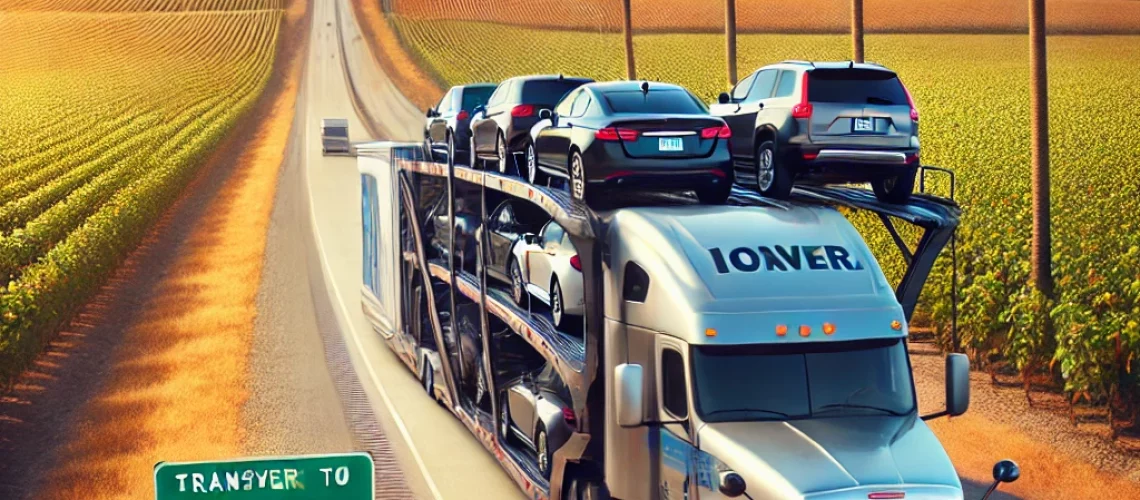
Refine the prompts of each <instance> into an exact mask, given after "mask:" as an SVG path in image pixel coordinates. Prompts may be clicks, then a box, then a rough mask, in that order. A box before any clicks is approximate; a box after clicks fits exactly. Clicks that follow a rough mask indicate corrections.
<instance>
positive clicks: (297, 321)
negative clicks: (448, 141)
mask: <svg viewBox="0 0 1140 500" xmlns="http://www.w3.org/2000/svg"><path fill="white" fill-rule="evenodd" d="M311 8H312V9H313V12H312V28H311V33H310V45H309V51H310V53H309V56H308V60H307V61H306V69H305V75H304V81H303V84H302V88H301V93H300V95H299V96H298V103H297V119H296V120H295V123H294V130H293V140H292V143H291V144H290V150H289V151H290V154H289V155H288V157H287V159H286V165H284V167H283V169H282V178H281V180H280V185H279V189H278V195H277V204H276V207H275V210H274V215H273V222H272V225H271V229H270V235H269V243H268V245H269V248H268V249H267V266H266V278H265V283H264V284H263V288H262V298H261V300H262V303H263V304H266V305H268V306H270V307H268V310H269V311H272V313H271V314H267V316H269V317H268V318H265V319H264V320H262V321H260V322H259V323H260V324H259V328H264V329H276V330H281V329H288V332H289V333H288V334H287V335H277V336H273V335H268V336H267V335H260V334H259V335H258V337H259V338H270V339H276V338H280V340H281V341H283V342H287V343H290V344H295V345H292V346H290V347H281V346H269V345H268V344H270V343H272V342H273V340H270V342H261V346H262V347H263V348H262V349H258V350H257V354H255V360H254V366H255V369H254V371H255V372H258V373H261V374H262V375H259V376H258V377H257V378H258V380H257V381H256V382H255V383H257V384H258V386H259V387H261V388H263V389H259V390H258V392H260V393H261V395H260V396H257V397H258V398H261V399H262V400H265V399H273V398H277V399H279V400H281V401H286V402H291V403H292V404H297V405H302V406H304V407H303V408H299V409H298V411H299V412H301V413H304V414H307V415H309V417H308V418H304V417H300V418H296V419H294V420H298V421H301V423H298V424H290V423H289V420H290V417H288V416H280V415H278V416H274V417H262V418H261V420H263V421H265V422H268V423H263V424H262V425H260V427H261V428H262V429H269V428H272V427H274V425H273V424H274V423H277V422H279V423H280V424H281V427H283V428H289V429H294V431H301V432H305V433H308V432H313V433H320V432H323V436H322V437H320V438H319V439H317V438H309V439H299V441H307V444H303V445H298V446H299V447H301V448H306V449H310V450H323V449H330V450H331V449H338V448H344V447H345V446H349V447H352V448H356V449H361V448H364V447H380V448H381V449H382V451H383V452H384V453H382V454H388V455H389V456H394V463H390V464H382V466H386V467H387V468H388V474H385V473H383V472H384V471H381V473H380V476H379V477H380V478H381V479H382V480H384V481H399V480H403V482H405V483H407V487H408V488H410V489H411V491H412V492H414V494H415V496H416V497H417V498H436V499H445V500H452V499H480V498H488V499H491V498H494V499H510V498H522V493H521V492H520V490H519V489H518V487H517V486H516V485H515V484H514V483H513V482H512V481H511V480H510V479H509V478H508V477H507V475H506V473H505V472H503V470H502V469H501V468H500V466H499V464H498V462H496V461H495V460H494V459H493V457H492V456H491V455H490V454H489V453H488V452H487V451H486V450H484V449H483V447H482V446H481V445H480V444H479V443H478V442H477V441H476V440H475V438H474V437H473V436H472V435H471V434H470V433H469V432H468V431H467V429H466V428H464V427H463V426H462V424H461V423H459V421H458V420H457V419H456V418H454V417H453V416H452V415H451V414H450V413H447V411H446V410H444V409H443V408H442V407H441V406H439V405H437V404H436V403H435V402H434V401H432V400H431V399H429V398H428V397H427V396H426V395H425V394H424V392H423V390H422V389H421V386H420V384H419V382H418V380H416V379H415V378H414V377H413V376H412V374H411V373H410V372H409V371H408V370H407V368H406V367H404V365H403V364H401V363H400V362H399V361H398V360H397V359H396V357H395V356H394V355H393V354H392V353H391V351H389V350H388V348H387V346H386V345H384V344H383V343H382V342H381V340H380V337H379V336H378V335H377V334H375V333H374V332H373V331H372V329H371V327H370V326H369V324H368V322H367V320H366V319H365V317H364V315H363V313H362V311H361V306H360V299H359V297H360V295H359V293H360V292H359V290H360V269H361V244H360V241H361V236H360V234H361V233H360V228H361V223H360V184H359V176H358V174H357V171H356V162H355V159H354V158H348V157H326V156H323V155H322V154H321V147H320V120H321V118H347V119H348V120H349V131H350V136H351V137H350V138H351V140H352V141H353V142H361V141H367V140H371V139H373V137H369V135H368V128H366V127H365V126H364V124H363V122H362V121H361V119H360V117H359V116H358V114H357V112H356V110H355V109H354V105H353V99H352V95H351V94H350V92H351V90H350V85H349V81H348V80H347V79H346V75H345V70H346V68H345V65H343V64H342V60H341V59H342V57H343V55H344V54H348V55H349V57H352V58H353V59H354V60H353V64H352V69H353V71H352V76H353V80H352V86H356V87H358V88H367V89H368V95H369V99H370V100H372V101H373V102H369V103H368V104H369V105H370V108H372V106H384V107H385V108H386V109H387V110H389V112H388V113H385V115H384V116H382V117H379V119H380V120H382V121H383V123H381V124H379V125H380V126H379V127H376V126H373V127H372V128H373V129H378V132H379V133H382V134H384V135H385V136H386V137H383V138H385V139H388V138H391V139H404V140H407V139H409V137H408V135H409V134H411V133H413V132H412V131H414V130H417V127H418V123H417V122H415V121H412V120H413V119H412V118H411V117H412V116H413V115H414V116H419V111H418V110H416V109H415V107H414V106H412V105H410V104H409V103H408V102H407V100H406V99H403V97H402V96H400V95H399V94H398V92H397V91H396V90H395V88H394V87H393V86H392V85H391V83H390V82H388V81H387V78H386V77H384V75H383V71H382V70H381V69H380V68H379V67H378V66H377V65H376V63H375V62H374V59H373V58H372V57H371V55H370V54H369V53H368V52H367V50H368V49H367V47H366V45H365V44H364V43H362V40H360V39H359V30H358V29H357V27H356V24H355V20H354V18H353V15H352V9H351V7H350V5H349V3H348V2H347V1H345V0H332V1H326V2H314V3H313V4H312V5H311ZM338 10H339V13H338V12H337V11H338ZM338 14H339V16H338ZM338 18H339V22H340V23H341V28H342V31H338V30H337V23H338ZM342 36H343V37H344V39H345V41H347V43H346V44H344V46H343V48H342V45H341V40H342ZM372 109H374V108H372ZM306 268H308V270H309V271H308V272H306ZM322 343H323V345H324V354H325V355H324V356H322V352H321V349H320V347H321V344H322ZM286 351H287V352H286ZM290 353H291V354H290ZM306 353H307V354H306ZM326 361H327V363H326ZM281 362H286V363H289V364H290V366H289V369H288V370H283V369H275V368H268V366H270V365H274V364H275V363H276V364H279V363H281ZM259 366H260V367H267V368H266V369H265V370H259V369H257V367H259ZM326 366H327V370H325V367H326ZM330 374H331V376H330ZM275 377H281V378H282V380H280V381H279V384H280V386H281V387H293V388H295V389H296V391H295V393H294V394H292V395H287V394H277V393H284V392H285V391H284V390H278V391H274V390H273V389H271V388H270V387H271V386H272V385H274V381H275V380H277V379H276V378H275ZM298 378H301V379H305V380H303V381H298V380H296V379H298ZM330 379H331V380H330ZM298 382H300V385H294V384H295V383H298ZM334 387H335V388H334ZM336 391H340V392H341V398H335V397H333V398H330V397H329V395H330V394H334V395H335V394H336ZM345 394H348V395H347V396H346V395H345ZM338 399H339V400H338ZM278 406H281V405H278ZM270 407H272V406H270ZM337 412H340V413H341V414H343V415H344V417H343V418H342V419H340V420H339V421H338V419H337V418H335V417H330V415H333V414H335V413H337ZM314 422H319V423H327V428H325V429H324V430H323V431H321V430H320V429H315V428H313V423H314ZM377 424H378V425H377ZM378 437H383V438H385V439H377V438H378ZM282 439H287V438H282ZM260 441H262V444H260V445H255V447H257V448H261V449H264V448H265V447H268V446H271V445H270V444H268V443H266V441H270V440H268V439H262V440H260ZM289 447H290V446H288V445H286V448H289ZM382 461H383V460H378V462H382ZM396 466H398V467H399V468H400V469H402V471H403V474H391V472H393V471H392V468H394V467H396ZM401 476H402V477H401ZM399 489H401V488H399V487H395V486H394V487H393V488H391V490H392V493H391V494H389V495H384V494H383V491H382V492H381V493H382V495H381V497H384V498H389V497H390V498H396V497H402V496H405V495H402V494H399V491H398V490H399Z"/></svg>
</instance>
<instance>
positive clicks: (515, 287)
mask: <svg viewBox="0 0 1140 500" xmlns="http://www.w3.org/2000/svg"><path fill="white" fill-rule="evenodd" d="M511 298H513V299H515V303H516V304H518V305H520V306H521V305H522V301H523V278H522V270H521V269H519V262H518V261H517V260H516V261H513V262H511Z"/></svg>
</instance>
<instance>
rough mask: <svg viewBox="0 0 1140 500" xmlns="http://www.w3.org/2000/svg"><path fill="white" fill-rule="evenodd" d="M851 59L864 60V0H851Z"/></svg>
mask: <svg viewBox="0 0 1140 500" xmlns="http://www.w3.org/2000/svg"><path fill="white" fill-rule="evenodd" d="M851 49H852V55H851V60H852V61H855V62H860V63H861V62H863V0H851Z"/></svg>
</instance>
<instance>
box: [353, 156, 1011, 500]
mask: <svg viewBox="0 0 1140 500" xmlns="http://www.w3.org/2000/svg"><path fill="white" fill-rule="evenodd" d="M357 151H358V153H357V154H358V164H359V170H360V173H361V186H362V191H361V193H362V210H363V212H362V215H363V233H362V234H363V238H364V241H363V250H364V253H363V255H364V269H363V286H362V289H361V293H362V305H363V309H364V311H365V314H366V315H367V316H368V317H369V319H370V321H371V323H372V325H373V326H374V329H375V331H376V332H377V334H379V335H381V336H382V337H383V338H384V339H385V340H386V343H387V344H388V345H389V346H390V347H391V349H392V350H393V351H394V352H395V353H396V354H397V356H398V357H399V359H401V360H402V361H403V362H404V363H405V364H406V365H407V367H408V368H409V369H410V370H411V371H412V372H413V373H415V374H416V375H417V376H418V377H419V378H420V380H421V381H422V382H423V383H424V388H425V390H426V392H427V393H428V394H429V395H430V397H433V398H436V399H437V400H439V401H440V403H441V404H442V405H443V406H445V407H446V408H447V409H448V410H449V411H450V412H452V413H454V414H455V416H456V417H458V418H459V419H460V420H461V421H462V422H463V423H464V425H466V426H467V427H468V428H469V429H470V430H471V432H472V433H473V434H474V435H475V436H476V437H477V438H478V439H479V441H480V442H482V444H483V445H484V446H485V447H486V448H487V450H488V451H490V452H491V453H492V454H493V455H494V456H495V457H496V458H497V459H498V460H499V461H500V462H501V463H502V465H503V468H504V469H505V470H506V471H507V473H508V474H509V475H510V476H511V477H512V478H513V479H514V480H515V481H516V482H517V483H518V485H519V486H520V488H521V489H522V490H523V491H524V492H526V494H527V495H528V496H530V497H532V498H535V499H546V498H550V499H570V500H579V499H595V498H619V499H626V500H642V499H661V500H666V499H702V500H704V499H713V498H737V497H739V498H750V499H754V500H755V499H761V498H764V499H775V498H781V499H782V498H805V499H806V498H811V499H838V498H860V499H862V498H869V499H901V498H905V499H934V498H939V499H942V498H947V499H949V498H963V491H962V485H961V483H960V481H959V479H958V475H957V473H956V471H955V469H954V466H953V464H952V463H951V462H950V459H949V458H948V456H947V454H946V452H945V451H944V450H943V448H942V446H941V444H940V443H939V442H938V440H937V438H936V437H935V435H934V434H933V433H932V432H931V430H930V429H929V428H928V427H927V425H926V424H925V422H924V421H925V420H926V419H928V418H933V417H938V416H943V415H950V416H954V415H960V414H962V413H963V412H965V411H966V409H967V406H968V405H969V386H968V384H969V373H968V362H967V360H966V358H965V357H964V356H963V355H960V354H950V355H949V356H948V357H947V359H946V409H945V410H944V411H941V412H939V413H936V414H934V415H925V416H924V415H919V414H918V411H917V408H918V405H917V401H916V396H915V389H914V383H913V380H912V375H911V367H910V359H909V356H908V352H907V346H906V340H907V332H908V320H909V319H910V316H911V314H912V313H913V311H914V308H915V304H916V303H917V301H918V297H919V294H920V292H921V290H922V288H923V284H924V282H925V281H926V278H927V276H928V274H929V273H930V271H931V269H932V268H933V265H934V261H935V258H936V257H937V256H938V254H939V253H940V252H941V250H942V249H943V248H944V247H945V246H946V244H947V242H949V241H950V239H951V237H952V235H953V232H954V229H955V227H956V226H957V223H958V218H959V215H960V211H959V209H958V207H957V205H955V204H954V203H953V202H952V201H949V200H947V199H942V198H937V197H932V196H925V195H921V194H918V195H915V196H914V197H912V199H911V200H910V201H909V202H908V203H907V204H905V205H889V204H884V203H881V202H879V201H876V200H875V197H874V195H873V194H871V193H870V192H869V191H867V190H863V189H855V188H842V187H835V188H827V187H802V188H797V189H796V191H795V192H794V194H793V196H792V197H791V199H789V200H779V201H777V200H769V199H765V198H763V197H760V196H759V195H756V194H755V193H750V192H748V191H746V190H743V189H739V188H737V189H734V191H733V195H732V197H731V198H730V200H729V205H722V206H709V205H700V204H696V203H694V202H692V201H691V200H687V199H684V198H683V197H679V196H676V195H664V194H663V195H661V196H659V197H655V196H653V195H652V194H642V195H638V196H644V200H642V199H641V198H639V197H638V196H629V197H626V196H623V200H624V201H625V202H626V203H625V204H626V206H624V207H617V208H598V207H594V208H591V207H588V206H586V205H584V204H582V203H581V202H578V201H574V200H572V199H571V198H570V196H569V195H568V194H567V193H565V192H564V191H562V190H560V189H555V188H550V187H546V186H534V185H530V184H528V183H527V182H526V181H524V180H522V179H520V178H517V177H512V176H509V175H503V174H498V173H492V172H485V171H480V170H474V169H471V168H468V167H466V166H462V165H454V164H441V163H431V162H427V161H424V157H425V156H424V152H423V151H422V148H421V147H420V146H419V145H413V144H397V143H373V144H367V145H361V146H358V148H357ZM449 161H452V160H450V159H449ZM837 207H846V208H847V209H856V210H869V211H872V212H874V213H876V214H877V215H879V217H880V218H881V219H882V220H883V222H884V224H885V226H886V228H887V230H888V231H889V232H890V234H891V235H892V236H893V237H894V239H895V241H896V243H898V244H899V248H900V249H901V250H902V252H903V256H904V257H905V258H906V261H907V269H906V272H905V275H904V277H903V278H902V279H901V281H900V283H898V284H897V286H894V287H892V286H891V284H890V283H888V281H887V278H886V277H885V276H884V273H883V271H882V270H881V269H880V267H879V264H878V263H877V261H876V259H875V256H874V255H872V253H871V251H870V249H869V248H868V246H867V244H866V243H865V242H864V239H863V237H862V236H861V235H860V233H859V232H858V231H857V230H856V229H855V227H854V226H853V225H852V224H851V223H850V222H848V220H847V219H846V218H845V217H844V215H843V214H841V213H840V212H839V211H838V210H837ZM523 208H525V209H526V210H529V211H530V213H532V214H533V213H535V212H536V211H537V212H538V213H539V214H540V215H543V216H544V217H547V218H548V219H549V221H548V222H546V223H545V224H542V222H543V221H541V220H540V221H538V222H537V223H536V222H535V221H534V220H533V216H532V217H531V219H529V220H526V221H524V220H523V218H521V217H518V216H517V214H516V212H519V211H520V210H522V209H523ZM453 221H454V222H453ZM898 221H901V222H902V223H906V224H910V225H912V226H914V227H915V228H916V229H917V231H916V232H917V233H918V235H919V240H918V244H917V246H916V247H915V248H913V249H911V248H909V247H907V246H906V244H905V242H904V240H905V239H904V238H903V237H901V236H900V235H899V231H897V230H896V228H895V225H894V224H895V222H898ZM540 227H541V229H538V228H540ZM504 246H509V247H510V248H509V249H507V248H505V247H504ZM493 247H494V248H493ZM568 249H569V250H568ZM472 252H474V253H476V255H474V256H471V255H466V254H470V253H472ZM496 256H498V257H496ZM496 258H500V259H506V260H507V262H496V261H495V259H496ZM556 258H557V259H562V261H563V262H568V263H569V264H568V265H567V264H562V267H561V268H560V269H562V270H561V271H556V270H551V266H552V265H553V264H550V262H552V261H553V259H556ZM492 266H498V267H496V268H495V269H502V270H504V271H500V272H494V273H488V272H487V269H488V268H490V267H492ZM507 270H509V271H507ZM515 270H517V271H518V272H517V273H516V272H515ZM504 276H506V277H507V279H503V278H504ZM523 281H525V283H524V282H523ZM571 281H573V283H571ZM520 289H521V290H522V291H521V292H520V291H519V290H520ZM527 290H530V291H531V292H532V293H527V292H526V291H527ZM556 290H557V291H556ZM575 293H576V294H580V298H579V297H568V296H567V297H556V294H562V295H570V294H575ZM539 299H542V300H539ZM576 300H581V301H582V304H584V306H583V307H582V308H581V312H582V316H581V317H580V318H577V319H576V320H565V318H561V317H560V316H559V314H560V313H561V312H562V311H561V310H558V309H557V307H559V306H558V305H559V304H565V303H566V301H576ZM554 318H559V319H560V321H558V322H556V321H554ZM555 324H560V325H562V326H560V327H557V328H556V327H555ZM994 475H995V483H994V486H995V487H996V485H997V483H998V482H999V481H1010V480H1013V479H1015V478H1016V477H1017V468H1016V465H1014V464H1012V462H1008V461H1003V462H1001V463H999V464H998V466H997V467H995V472H994ZM992 489H993V487H991V491H992Z"/></svg>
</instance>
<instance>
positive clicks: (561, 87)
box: [471, 75, 593, 178]
mask: <svg viewBox="0 0 1140 500" xmlns="http://www.w3.org/2000/svg"><path fill="white" fill-rule="evenodd" d="M592 81H593V80H591V79H589V78H572V77H564V76H562V75H544V76H519V77H515V78H510V79H508V80H504V81H503V83H500V84H499V87H498V88H496V89H495V92H494V93H493V94H491V98H490V99H488V101H487V105H486V106H485V107H478V108H475V111H474V112H473V113H472V116H471V151H472V153H471V166H472V167H473V168H481V167H482V166H483V165H482V163H481V161H480V160H484V161H485V160H491V161H495V162H498V166H499V171H500V172H502V173H509V172H511V168H509V167H517V170H518V173H519V175H521V176H522V177H523V178H526V177H527V173H526V172H523V171H522V170H523V169H525V168H526V166H525V163H524V162H519V163H520V164H521V165H515V161H514V153H515V152H516V151H517V152H522V151H526V145H527V144H528V143H529V142H530V129H531V127H533V126H534V124H535V123H538V120H539V118H538V112H539V111H541V110H544V109H552V108H553V107H554V105H555V104H557V103H558V101H559V100H561V99H562V96H564V95H566V93H567V92H570V91H571V90H574V89H576V88H578V87H579V86H581V85H583V84H586V83H590V82H592Z"/></svg>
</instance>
